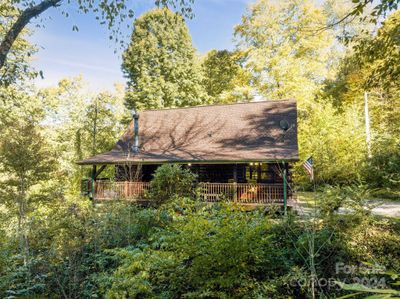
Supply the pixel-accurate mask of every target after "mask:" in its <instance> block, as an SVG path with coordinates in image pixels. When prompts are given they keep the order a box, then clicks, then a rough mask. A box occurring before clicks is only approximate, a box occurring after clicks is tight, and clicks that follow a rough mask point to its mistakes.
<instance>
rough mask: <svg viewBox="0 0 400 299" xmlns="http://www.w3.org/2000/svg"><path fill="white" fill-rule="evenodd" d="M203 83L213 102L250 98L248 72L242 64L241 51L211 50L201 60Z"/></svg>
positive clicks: (249, 77)
mask: <svg viewBox="0 0 400 299" xmlns="http://www.w3.org/2000/svg"><path fill="white" fill-rule="evenodd" d="M202 69H203V73H204V80H203V84H204V87H205V89H206V92H207V94H208V95H209V96H210V98H211V100H212V102H214V103H220V102H223V103H226V102H236V101H238V100H240V101H243V100H250V99H251V98H252V94H251V91H252V89H251V87H250V79H251V76H250V73H249V72H248V71H246V70H245V69H244V68H243V66H242V59H241V53H239V52H230V51H228V50H221V51H218V50H211V51H210V52H208V53H207V54H206V56H205V57H204V59H203V62H202Z"/></svg>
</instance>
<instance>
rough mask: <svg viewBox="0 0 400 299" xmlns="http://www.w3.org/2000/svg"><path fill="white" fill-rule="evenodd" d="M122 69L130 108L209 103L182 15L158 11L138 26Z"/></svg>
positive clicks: (138, 23)
mask: <svg viewBox="0 0 400 299" xmlns="http://www.w3.org/2000/svg"><path fill="white" fill-rule="evenodd" d="M122 68H123V70H124V72H125V74H126V76H127V78H128V90H127V99H126V105H127V107H128V108H130V109H131V108H133V107H134V108H137V109H143V108H146V109H154V108H162V107H181V106H190V105H196V104H201V103H204V102H206V101H207V96H206V93H205V91H204V88H203V86H202V84H201V83H202V82H201V81H202V76H201V72H200V67H199V66H198V64H197V62H196V57H195V49H194V48H193V46H192V39H191V37H190V33H189V30H188V28H187V26H186V24H185V21H184V19H183V18H182V16H181V15H179V14H177V13H173V12H172V11H170V10H169V9H155V10H152V11H150V12H148V13H146V14H144V15H143V16H141V17H140V18H138V19H137V20H136V21H135V23H134V30H133V33H132V37H131V42H130V45H129V47H128V48H127V49H126V51H125V52H124V55H123V64H122Z"/></svg>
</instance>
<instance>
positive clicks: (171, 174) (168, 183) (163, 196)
mask: <svg viewBox="0 0 400 299" xmlns="http://www.w3.org/2000/svg"><path fill="white" fill-rule="evenodd" d="M195 179H196V176H195V175H194V174H193V173H192V172H191V171H190V170H189V169H184V168H183V167H182V166H181V165H178V164H164V165H162V166H160V167H159V168H158V169H157V170H156V172H155V173H154V178H153V180H152V181H151V190H152V191H151V194H150V197H151V198H152V199H154V200H155V201H157V202H165V201H167V200H169V199H171V198H172V197H174V196H178V197H179V196H187V195H192V191H193V183H194V181H195Z"/></svg>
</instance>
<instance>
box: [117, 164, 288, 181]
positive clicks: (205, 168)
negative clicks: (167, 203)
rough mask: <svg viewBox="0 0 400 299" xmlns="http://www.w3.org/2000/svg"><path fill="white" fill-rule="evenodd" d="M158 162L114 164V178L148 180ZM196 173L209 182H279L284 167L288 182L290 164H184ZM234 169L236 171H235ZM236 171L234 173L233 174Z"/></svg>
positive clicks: (150, 178)
mask: <svg viewBox="0 0 400 299" xmlns="http://www.w3.org/2000/svg"><path fill="white" fill-rule="evenodd" d="M159 166H160V164H145V165H116V166H115V178H116V180H117V181H142V182H149V181H151V180H152V179H153V174H154V172H155V171H156V170H157V168H158V167H159ZM184 167H187V168H189V169H190V170H191V171H192V172H193V173H195V174H197V176H198V179H197V180H198V182H209V183H229V182H234V181H236V182H238V183H248V182H255V183H266V184H281V183H283V179H282V176H281V172H282V170H283V169H284V167H286V170H287V178H288V182H289V183H290V182H291V181H292V175H291V166H290V165H289V164H288V163H285V166H284V165H282V164H278V163H268V164H267V163H263V164H262V163H253V164H252V165H250V163H243V164H192V165H191V166H188V165H185V166H184ZM235 169H236V171H235ZM235 172H236V174H235Z"/></svg>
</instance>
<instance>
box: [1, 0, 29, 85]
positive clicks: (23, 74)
mask: <svg viewBox="0 0 400 299" xmlns="http://www.w3.org/2000/svg"><path fill="white" fill-rule="evenodd" d="M17 13H18V12H17V9H16V8H15V7H13V6H11V5H10V3H8V2H7V1H6V2H5V3H2V4H0V16H8V18H13V17H14V16H15V15H16V14H17ZM0 20H1V21H2V22H0V40H2V39H3V37H4V35H5V33H6V31H7V29H8V23H7V18H5V20H4V22H3V18H1V17H0ZM27 33H28V32H27V30H24V32H22V34H20V35H19V37H18V38H17V39H16V40H15V42H14V43H13V46H12V47H11V48H10V50H9V53H8V59H7V61H6V63H5V64H4V65H3V67H2V68H0V84H1V85H3V86H7V85H10V84H12V83H15V82H18V81H19V82H23V81H24V79H26V78H33V77H35V76H36V75H37V73H36V72H35V71H33V70H32V69H31V68H30V66H29V60H30V57H31V56H32V55H33V54H34V53H35V51H36V49H35V47H34V46H32V45H31V44H30V43H29V42H28V41H27V40H26V35H27Z"/></svg>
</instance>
